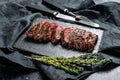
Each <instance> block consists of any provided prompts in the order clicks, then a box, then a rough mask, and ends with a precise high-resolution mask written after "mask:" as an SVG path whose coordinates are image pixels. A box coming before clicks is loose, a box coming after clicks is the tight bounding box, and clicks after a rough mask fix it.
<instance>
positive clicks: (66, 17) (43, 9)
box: [26, 4, 99, 28]
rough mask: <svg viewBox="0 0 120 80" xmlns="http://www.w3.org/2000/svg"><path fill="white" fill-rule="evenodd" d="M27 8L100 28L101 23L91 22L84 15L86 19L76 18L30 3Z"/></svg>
mask: <svg viewBox="0 0 120 80" xmlns="http://www.w3.org/2000/svg"><path fill="white" fill-rule="evenodd" d="M26 8H27V9H29V10H31V11H33V10H34V11H37V12H43V13H46V14H48V15H51V16H54V17H55V18H60V19H64V20H67V21H73V22H75V23H79V24H83V25H87V26H90V27H95V28H99V25H98V24H97V23H94V22H91V20H89V19H87V18H84V16H81V17H83V18H84V19H80V20H76V19H75V17H73V16H69V15H65V14H61V13H59V12H56V11H52V10H50V9H47V8H45V7H39V6H36V5H31V4H29V5H26Z"/></svg>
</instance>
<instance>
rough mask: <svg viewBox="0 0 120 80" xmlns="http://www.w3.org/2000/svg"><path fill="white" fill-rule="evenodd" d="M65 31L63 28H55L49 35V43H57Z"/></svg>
mask: <svg viewBox="0 0 120 80" xmlns="http://www.w3.org/2000/svg"><path fill="white" fill-rule="evenodd" d="M64 29H65V27H64V26H59V27H57V28H56V29H55V30H54V31H53V32H52V35H51V42H52V43H57V42H58V41H60V39H61V32H62V31H63V30H64Z"/></svg>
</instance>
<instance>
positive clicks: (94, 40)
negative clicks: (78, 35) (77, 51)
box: [87, 34, 98, 52]
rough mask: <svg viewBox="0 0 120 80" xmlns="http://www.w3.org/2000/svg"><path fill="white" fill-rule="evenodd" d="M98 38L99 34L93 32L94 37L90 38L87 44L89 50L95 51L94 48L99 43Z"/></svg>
mask: <svg viewBox="0 0 120 80" xmlns="http://www.w3.org/2000/svg"><path fill="white" fill-rule="evenodd" d="M97 40H98V35H96V34H93V35H92V37H90V39H89V40H88V44H87V47H88V51H89V52H91V51H93V49H94V47H95V45H96V43H97Z"/></svg>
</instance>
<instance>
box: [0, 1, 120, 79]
mask: <svg viewBox="0 0 120 80" xmlns="http://www.w3.org/2000/svg"><path fill="white" fill-rule="evenodd" d="M52 1H55V2H57V3H59V4H61V5H63V6H65V7H66V8H68V9H70V10H71V11H73V12H74V13H76V14H78V15H80V14H82V15H85V16H87V17H89V18H90V19H91V20H93V21H95V22H97V23H99V24H100V26H101V27H102V28H104V29H105V30H104V35H103V38H102V42H101V45H100V49H99V54H101V55H102V56H103V57H105V58H106V57H112V58H113V62H114V63H117V64H120V59H119V57H120V54H119V53H120V37H119V35H120V28H119V27H120V15H119V14H120V4H119V3H114V2H111V3H104V4H99V5H95V4H94V2H93V1H92V0H77V1H75V0H62V1H61V0H52ZM25 3H26V2H25ZM25 3H24V2H23V3H22V4H23V5H24V4H25ZM63 3H64V4H63ZM33 4H36V5H40V6H43V5H42V4H41V1H40V2H37V1H36V2H35V3H33ZM23 5H20V4H17V3H11V2H8V3H7V2H2V3H0V59H1V60H0V63H1V64H3V61H7V62H12V63H13V64H14V65H17V66H15V68H17V67H18V66H20V67H21V68H22V69H23V68H27V69H37V68H40V69H42V70H43V72H44V71H45V73H48V74H47V76H48V77H50V78H51V79H52V80H56V79H57V80H58V77H59V80H62V79H65V78H64V76H60V74H59V73H58V72H57V73H56V74H57V77H56V75H55V74H53V73H49V72H51V71H54V70H55V71H57V70H56V69H55V68H54V67H53V68H52V67H49V66H46V65H42V64H41V65H40V66H39V65H37V68H36V66H35V65H36V64H37V62H36V63H35V64H33V62H32V61H30V60H28V59H26V58H25V57H24V51H19V50H16V49H14V48H13V44H14V42H15V41H16V40H17V39H18V38H19V37H20V35H21V34H22V32H24V31H26V30H27V29H28V28H29V26H30V24H31V22H32V21H33V20H34V19H36V17H37V16H38V17H45V18H49V19H54V18H51V17H47V15H44V16H43V15H42V14H40V13H31V12H29V11H28V10H27V9H26V8H25V7H24V6H23ZM38 64H39V63H38ZM5 65H7V64H5ZM14 65H13V66H14ZM50 75H51V76H50ZM63 75H64V74H63Z"/></svg>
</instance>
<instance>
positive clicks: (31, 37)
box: [26, 22, 41, 41]
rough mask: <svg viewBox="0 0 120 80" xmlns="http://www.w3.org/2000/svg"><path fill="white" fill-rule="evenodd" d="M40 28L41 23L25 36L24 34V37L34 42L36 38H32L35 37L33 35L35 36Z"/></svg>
mask: <svg viewBox="0 0 120 80" xmlns="http://www.w3.org/2000/svg"><path fill="white" fill-rule="evenodd" d="M40 26H41V22H39V23H37V24H35V25H34V26H33V27H32V28H31V29H30V30H29V31H28V32H27V34H26V35H27V38H30V39H32V40H35V41H36V40H37V38H34V37H35V35H36V31H38V30H39V28H40Z"/></svg>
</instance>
